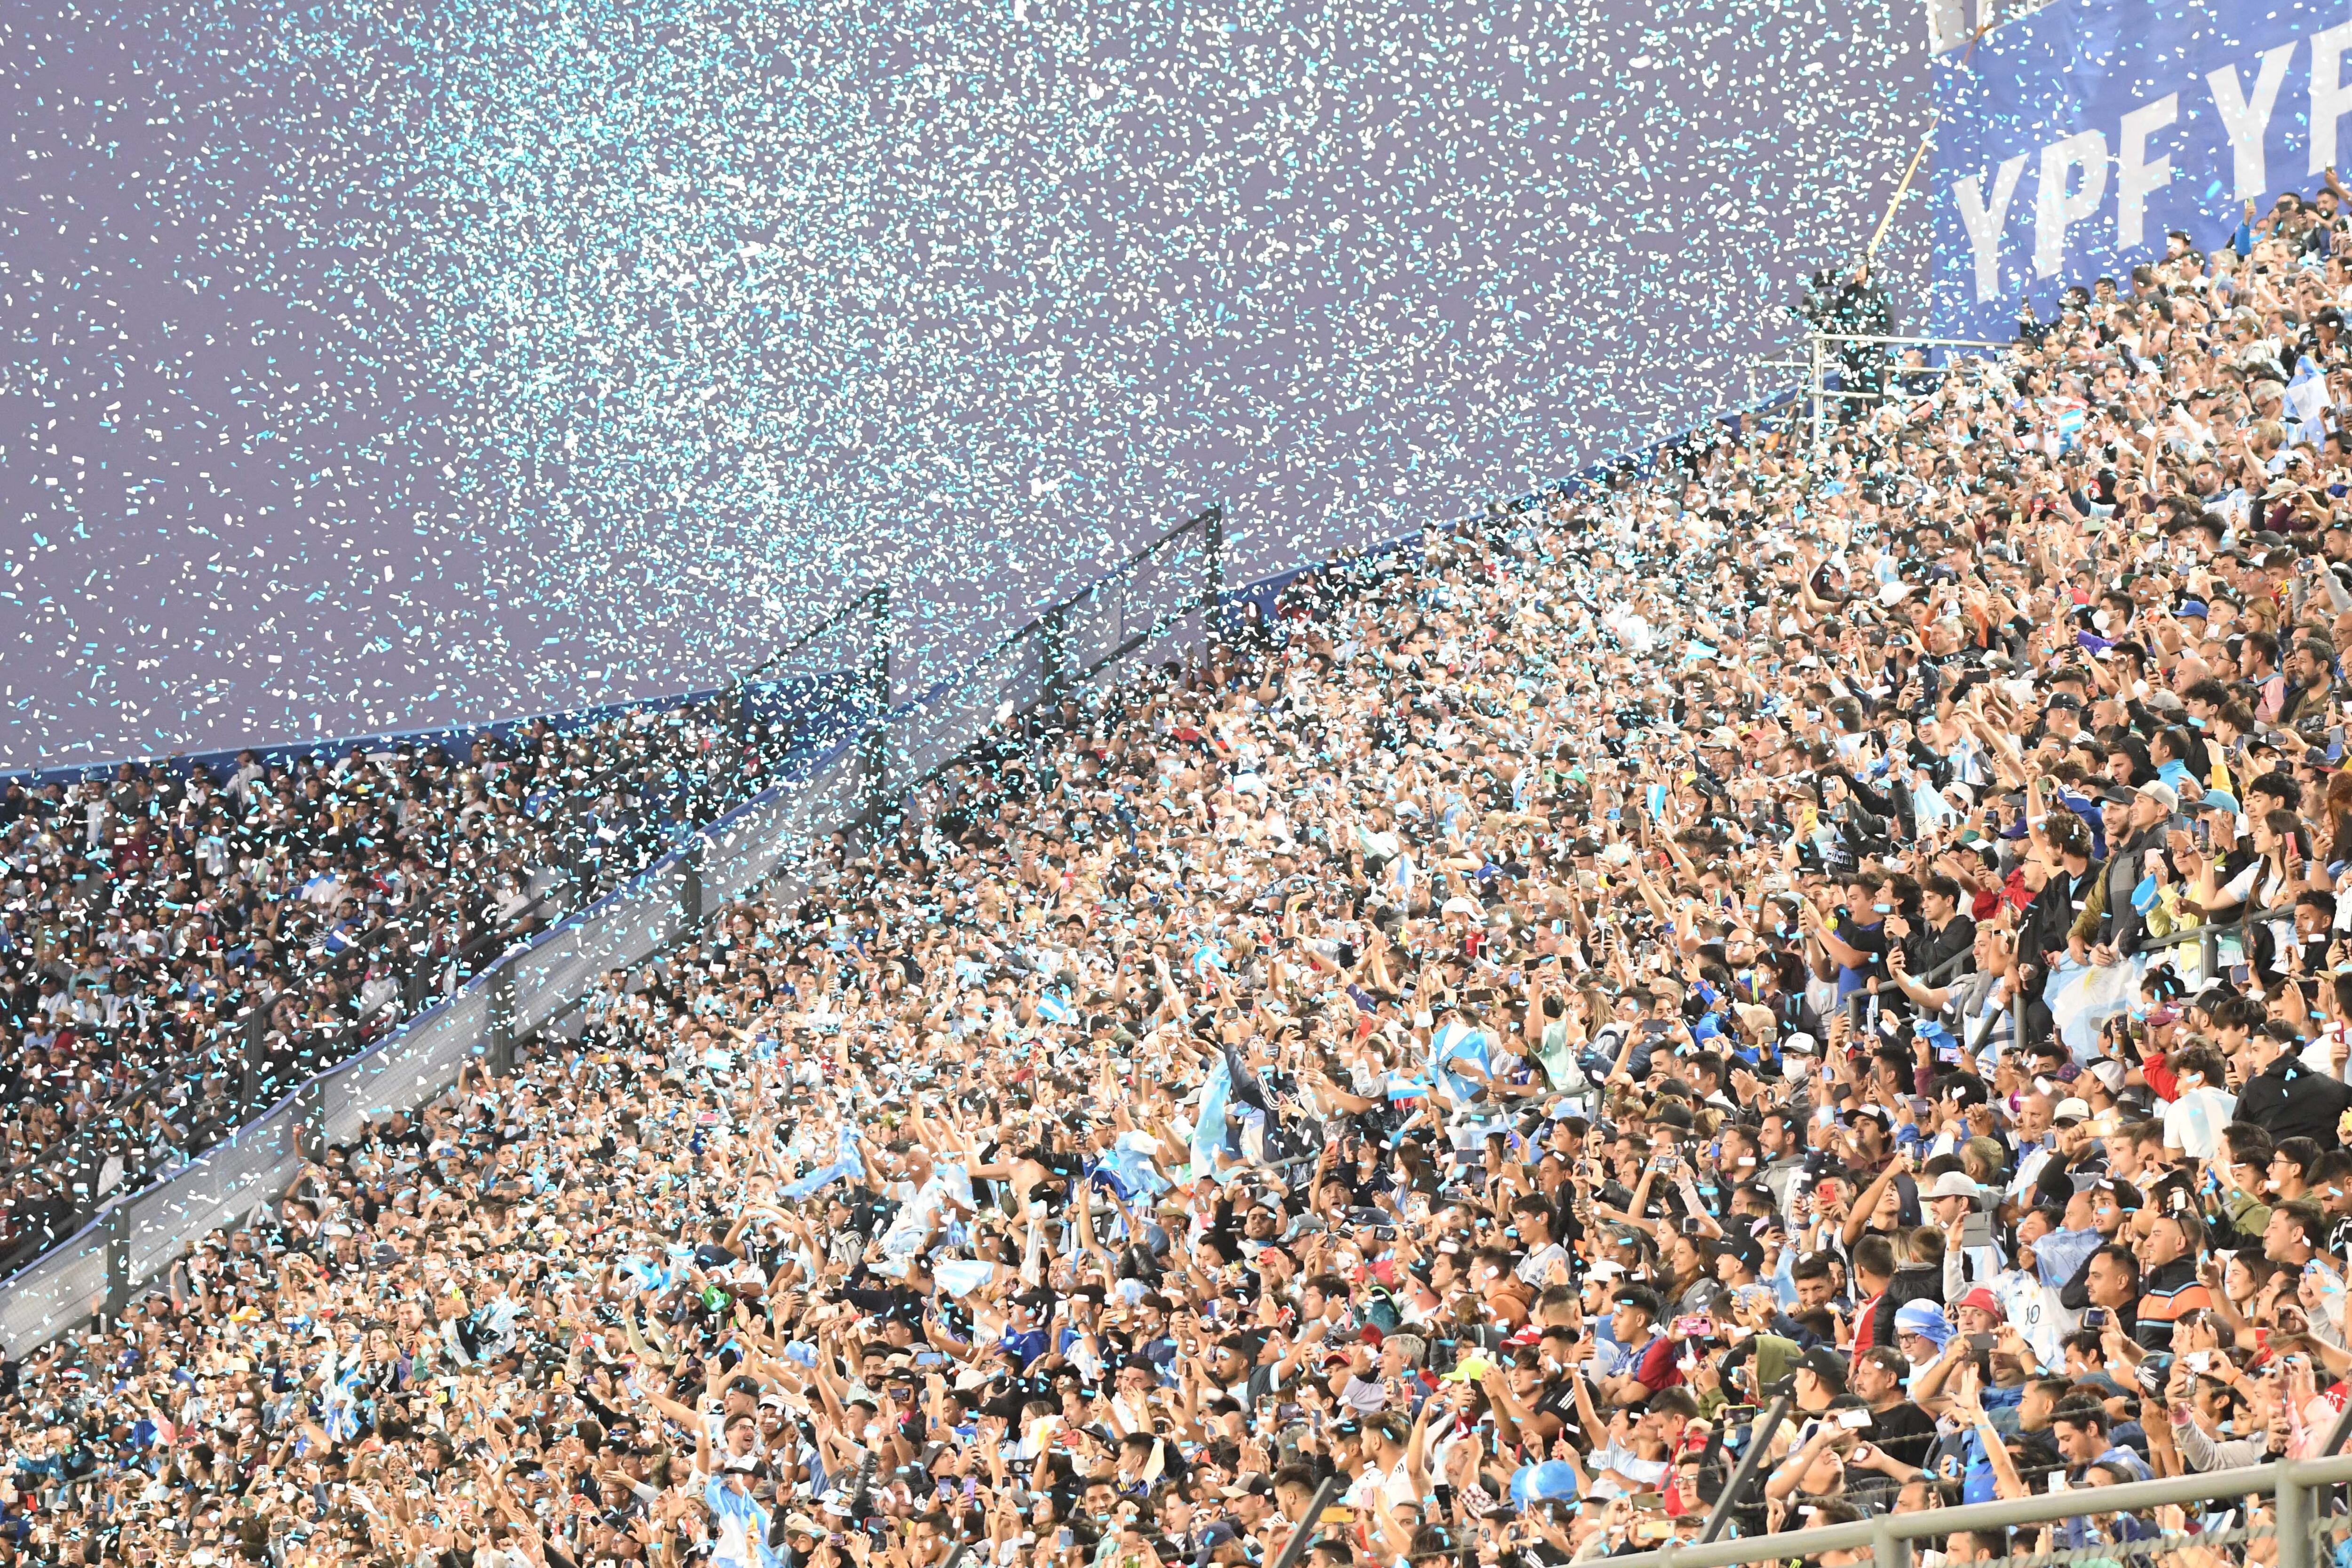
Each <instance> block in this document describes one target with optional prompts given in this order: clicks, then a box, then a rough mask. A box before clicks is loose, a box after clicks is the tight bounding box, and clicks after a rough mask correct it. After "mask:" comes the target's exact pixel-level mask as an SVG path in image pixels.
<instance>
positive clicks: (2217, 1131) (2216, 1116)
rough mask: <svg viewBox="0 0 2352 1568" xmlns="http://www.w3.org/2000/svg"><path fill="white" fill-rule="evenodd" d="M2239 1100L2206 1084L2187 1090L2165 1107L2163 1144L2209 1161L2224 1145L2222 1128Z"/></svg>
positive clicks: (2236, 1108) (2195, 1158)
mask: <svg viewBox="0 0 2352 1568" xmlns="http://www.w3.org/2000/svg"><path fill="white" fill-rule="evenodd" d="M2237 1110H2238V1099H2237V1096H2235V1095H2233V1094H2225V1093H2223V1092H2222V1091H2221V1090H2220V1089H2214V1088H2212V1087H2210V1085H2207V1084H2201V1083H2200V1084H2199V1085H2198V1086H2197V1087H2196V1088H2195V1089H2187V1090H2184V1091H2183V1092H2182V1094H2181V1096H2180V1098H2179V1099H2178V1100H2174V1101H2173V1102H2172V1103H2171V1104H2169V1105H2168V1106H2166V1107H2165V1108H2164V1146H2165V1147H2166V1148H2168V1149H2179V1150H2183V1151H2185V1152H2187V1153H2188V1155H2189V1158H2190V1159H2192V1160H2210V1159H2211V1158H2212V1157H2213V1154H2214V1152H2215V1151H2216V1150H2218V1149H2219V1148H2221V1129H2222V1128H2224V1127H2226V1126H2228V1125H2229V1124H2230V1119H2231V1117H2232V1116H2234V1115H2235V1114H2237Z"/></svg>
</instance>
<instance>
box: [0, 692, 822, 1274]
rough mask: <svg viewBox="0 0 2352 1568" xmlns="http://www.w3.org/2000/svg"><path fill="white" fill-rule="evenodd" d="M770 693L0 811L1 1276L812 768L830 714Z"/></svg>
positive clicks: (189, 766) (25, 792) (93, 787)
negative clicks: (804, 753) (0, 877)
mask: <svg viewBox="0 0 2352 1568" xmlns="http://www.w3.org/2000/svg"><path fill="white" fill-rule="evenodd" d="M763 695H766V696H767V699H768V700H766V701H765V702H764V703H755V702H753V701H751V700H749V698H748V696H747V694H746V693H745V692H743V691H740V690H737V691H730V692H728V693H725V694H723V695H722V696H721V697H719V698H717V699H713V700H706V701H702V702H698V703H694V704H688V705H682V706H670V707H657V708H651V709H646V710H640V711H635V712H631V713H625V714H622V715H619V716H614V717H606V718H602V719H598V720H595V721H591V722H587V723H583V724H579V725H573V726H563V727H559V726H557V725H553V724H550V723H546V722H541V723H536V724H530V725H524V726H520V727H518V728H515V729H513V730H509V731H491V732H487V733H483V734H479V735H474V736H468V737H465V738H463V739H452V740H447V741H434V740H428V741H418V742H390V743H386V744H384V745H382V746H379V747H357V746H354V747H352V748H350V749H348V750H347V751H345V752H342V753H341V754H335V753H332V752H325V753H320V754H318V755H315V756H296V757H291V758H287V759H282V760H276V761H268V760H265V759H264V758H263V757H262V756H261V755H260V754H259V753H257V752H245V753H244V754H242V755H240V756H238V757H237V758H236V759H235V760H234V761H232V762H228V763H218V764H209V763H204V762H197V761H189V760H184V759H174V760H173V761H170V762H165V763H155V764H151V765H134V764H125V765H123V766H122V767H121V768H119V769H117V770H114V771H113V772H112V773H111V774H110V775H107V774H92V775H89V776H84V777H80V778H73V779H63V778H60V779H50V780H42V779H33V780H29V781H27V780H19V781H13V782H10V783H8V784H5V786H0V860H5V867H6V869H5V907H0V1018H5V1029H6V1031H7V1034H8V1036H9V1041H10V1046H11V1049H10V1050H9V1051H8V1052H7V1054H6V1058H5V1061H0V1108H5V1125H6V1132H7V1144H6V1151H5V1168H0V1258H5V1260H6V1262H7V1264H8V1266H11V1267H13V1266H14V1265H15V1263H16V1262H19V1261H21V1260H22V1259H23V1258H25V1257H26V1256H27V1255H30V1254H35V1253H37V1252H38V1251H39V1250H40V1249H41V1247H44V1246H46V1245H47V1244H49V1243H51V1242H53V1241H55V1240H56V1239H58V1237H62V1236H64V1235H65V1234H67V1233H68V1232H69V1231H70V1230H71V1229H72V1228H73V1226H74V1224H75V1222H76V1220H77V1218H78V1217H79V1216H82V1215H87V1214H89V1212H90V1211H91V1210H92V1209H93V1208H94V1207H96V1206H97V1205H99V1204H100V1203H102V1202H104V1201H105V1200H106V1199H107V1198H108V1197H109V1196H110V1195H112V1194H120V1193H122V1192H125V1191H129V1190H132V1189H133V1188H135V1187H136V1186H137V1185H138V1184H139V1183H140V1182H141V1181H142V1180H143V1179H144V1178H145V1177H147V1176H149V1175H152V1174H153V1173H156V1172H159V1171H163V1170H168V1169H170V1168H173V1166H175V1165H177V1164H179V1163H183V1162H184V1161H186V1160H187V1159H189V1158H192V1157H193V1156H194V1155H196V1154H200V1153H202V1152H204V1151H205V1150H206V1149H208V1148H210V1147H211V1146H212V1145H213V1144H215V1142H218V1140H219V1139H220V1138H221V1137H223V1136H224V1135H225V1134H226V1133H227V1132H228V1131H230V1130H231V1129H232V1128H234V1127H235V1126H236V1125H237V1124H238V1123H239V1122H240V1121H245V1120H247V1119H249V1118H250V1117H252V1116H254V1115H256V1114H257V1113H258V1112H259V1111H260V1110H264V1109H266V1108H267V1107H268V1106H269V1105H271V1104H273V1103H275V1102H276V1101H277V1100H279V1099H281V1098H282V1097H283V1096H285V1095H286V1094H287V1093H288V1092H289V1090H290V1089H293V1088H294V1087H296V1086H297V1085H299V1084H300V1083H301V1082H302V1081H303V1080H304V1079H308V1078H310V1077H311V1076H312V1075H313V1074H316V1073H318V1072H320V1071H321V1070H322V1069H324V1068H330V1067H332V1066H333V1065H334V1064H335V1063H337V1062H338V1061H341V1060H343V1059H346V1058H349V1057H351V1056H352V1055H353V1054H355V1053H356V1052H358V1051H360V1050H362V1049H364V1048H365V1047H367V1046H368V1045H369V1044H371V1043H373V1041H375V1040H377V1039H379V1038H381V1037H383V1035H384V1034H385V1033H387V1032H388V1031H390V1030H391V1029H393V1028H394V1027H395V1026H397V1025H399V1024H400V1023H401V1022H402V1021H403V1020H404V1019H406V1018H409V1017H413V1016H415V1015H416V1014H417V1013H418V1012H419V1011H421V1010H422V1009H423V1008H425V1007H426V1006H428V1005H431V1004H432V1003H433V1002H434V1001H436V1000H437V999H439V998H440V997H441V996H443V995H444V994H447V993H448V992H450V991H451V990H454V989H455V988H456V987H457V985H458V984H462V983H463V982H464V981H465V980H466V979H467V977H468V976H469V975H471V974H473V973H476V972H478V971H479V970H480V969H481V968H483V967H484V966H486V965H487V964H488V963H491V962H492V961H494V960H496V959H497V958H498V957H499V955H500V954H501V953H502V952H505V951H507V950H508V949H509V947H510V946H511V945H512V944H513V943H514V942H518V941H520V940H522V939H524V938H527V937H528V936H530V934H531V933H532V932H534V931H539V930H541V929H543V928H544V927H545V926H547V925H548V924H549V923H551V921H554V920H556V919H559V918H561V917H562V915H564V914H567V913H570V912H572V911H575V910H580V909H583V908H584V907H586V905H588V904H589V903H591V902H593V900H595V899H596V898H598V897H599V896H601V895H603V894H604V893H607V892H610V891H612V890H613V889H614V888H616V887H618V886H620V885H621V884H623V883H624V882H625V881H626V880H627V879H629V878H630V877H631V876H633V875H635V873H636V872H638V871H641V870H643V869H644V868H646V866H647V865H649V864H650V863H651V862H652V861H653V860H655V859H656V858H659V857H660V856H661V855H662V854H663V853H665V852H666V851H667V850H668V849H670V848H671V847H674V846H675V845H676V844H677V842H678V841H679V839H680V838H681V837H682V836H683V835H685V834H688V833H690V832H692V831H693V830H694V829H695V828H697V827H699V826H706V825H708V824H709V823H711V822H713V821H716V820H718V819H719V817H720V816H724V815H725V814H726V813H727V812H728V811H730V810H731V809H732V808H734V807H735V806H737V805H741V804H742V803H743V802H744V801H746V800H748V799H749V798H751V796H752V795H756V794H758V793H759V792H760V791H761V789H763V788H766V787H767V786H768V785H769V784H771V783H772V782H773V781H774V779H775V777H776V776H777V770H778V769H779V768H780V767H781V766H782V764H783V763H784V761H785V759H786V758H787V757H789V756H790V755H791V754H792V753H793V751H794V750H796V749H805V748H808V747H811V746H814V745H818V744H821V743H823V742H824V738H825V736H826V734H827V733H829V731H828V729H827V725H826V721H824V717H823V715H824V710H823V709H822V707H821V705H816V704H803V706H806V707H809V708H810V709H811V710H812V712H810V713H803V712H802V711H800V710H799V709H798V708H794V707H792V706H791V705H790V704H789V703H788V702H782V701H778V700H776V699H775V697H774V695H773V694H772V693H766V694H763ZM791 695H793V697H795V698H796V697H797V693H793V694H791Z"/></svg>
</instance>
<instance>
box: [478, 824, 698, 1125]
mask: <svg viewBox="0 0 2352 1568" xmlns="http://www.w3.org/2000/svg"><path fill="white" fill-rule="evenodd" d="M688 864H689V865H691V864H692V860H691V859H690V858H689V859H688ZM696 901H697V902H700V900H699V898H698V899H697V900H696ZM489 1003H490V1046H489V1056H488V1065H489V1069H490V1076H491V1077H493V1078H506V1077H509V1076H510V1075H511V1074H512V1073H513V1072H514V1046H515V1040H514V1019H515V983H514V970H513V969H512V968H511V967H509V965H507V964H505V963H500V964H499V966H498V967H497V968H496V969H493V970H491V971H490V992H489Z"/></svg>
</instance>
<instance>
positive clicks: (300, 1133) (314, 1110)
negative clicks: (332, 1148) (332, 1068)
mask: <svg viewBox="0 0 2352 1568" xmlns="http://www.w3.org/2000/svg"><path fill="white" fill-rule="evenodd" d="M294 1152H296V1153H297V1154H299V1155H301V1156H302V1158H304V1159H305V1160H308V1161H310V1163H313V1164H316V1163H319V1162H320V1160H323V1159H325V1158H326V1157H327V1091H326V1090H325V1089H323V1088H321V1087H320V1084H319V1080H318V1079H311V1080H310V1082H308V1083H306V1084H304V1085H303V1086H302V1087H301V1088H300V1089H296V1090H295V1091H294Z"/></svg>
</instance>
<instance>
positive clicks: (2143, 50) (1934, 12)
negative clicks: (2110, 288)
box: [1929, 0, 2352, 337]
mask: <svg viewBox="0 0 2352 1568" xmlns="http://www.w3.org/2000/svg"><path fill="white" fill-rule="evenodd" d="M1993 3H1994V0H1982V5H1992V4H1993ZM1997 15H1998V17H1999V18H2000V19H1999V20H1998V24H1997V25H1996V26H1992V27H1991V28H1990V29H1989V30H1982V31H1981V36H1979V30H1980V29H1982V28H1983V23H1984V21H1985V20H1986V19H1987V18H1986V17H1985V16H1983V14H1982V9H1981V6H1980V5H1978V4H1976V3H1973V0H1929V28H1930V47H1931V48H1932V49H1933V50H1934V53H1935V59H1936V65H1935V67H1934V70H1933V76H1934V79H1935V90H1936V95H1937V106H1938V110H1939V113H1940V123H1939V125H1938V127H1937V139H1936V165H1937V166H1936V171H1935V177H1934V182H1933V188H1934V194H1933V201H1932V208H1933V218H1934V230H1935V237H1934V255H1935V258H1936V259H1935V264H1934V285H1933V291H1932V310H1931V316H1932V319H1933V321H1935V323H1936V325H1937V330H1939V331H1944V332H1947V333H1950V334H1955V335H1961V336H1995V337H2002V336H2006V335H2008V334H2009V333H2010V332H2011V330H2012V328H2013V323H2014V322H2015V321H2016V319H2017V316H2018V311H2019V307H2020V306H2021V304H2023V305H2031V306H2032V309H2033V310H2034V313H2035V314H2036V315H2037V316H2038V317H2040V318H2042V319H2043V320H2047V319H2048V318H2049V317H2050V315H2051V314H2052V313H2053V311H2054V310H2056V309H2057V304H2058V297H2059V295H2060V293H2061V292H2062V291H2063V289H2065V288H2067V287H2068V286H2069V285H2071V284H2075V283H2087V282H2090V281H2092V280H2094V279H2097V278H2099V277H2101V276H2103V275H2104V276H2110V277H2114V278H2116V279H2117V280H2118V281H2121V280H2123V279H2126V278H2127V277H2128V276H2129V273H2130V269H2131V268H2132V267H2133V266H2135V265H2137V264H2138V263H2141V262H2147V261H2155V260H2158V259H2160V258H2162V257H2163V255H2164V251H2165V237H2166V235H2167V234H2168V232H2170V231H2172V230H2176V229H2177V230H2179V231H2181V232H2183V233H2186V234H2187V235H2188V236H2189V239H2190V242H2191V243H2192V244H2194V245H2195V246H2197V247H2200V248H2206V247H2214V246H2219V245H2223V244H2226V243H2228V242H2229V240H2230V237H2231V233H2232V231H2233V230H2235V229H2236V227H2237V226H2238V225H2239V222H2240V220H2241V216H2242V213H2243V211H2244V204H2245V203H2246V202H2247V201H2249V200H2252V201H2254V202H2256V203H2258V204H2259V205H2262V206H2263V207H2268V206H2269V205H2270V204H2271V202H2272V200H2273V198H2274V197H2275V196H2276V195H2278V194H2279V193H2281V192H2284V191H2298V192H2301V193H2303V194H2305V195H2310V194H2312V193H2314V192H2315V191H2316V190H2318V188H2319V186H2320V182H2321V179H2322V176H2323V172H2324V171H2326V169H2328V168H2329V167H2331V166H2337V167H2341V166H2342V165H2343V164H2344V163H2347V162H2352V125H2347V116H2352V58H2347V56H2352V4H2347V0H2264V3H2263V4H2261V5H2247V4H2239V3H2235V0H2053V3H2052V4H2048V5H2040V6H2030V5H2020V4H2018V0H2007V3H2006V4H2002V5H2000V9H1999V11H1998V14H1997ZM2315 259H2316V258H2315Z"/></svg>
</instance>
